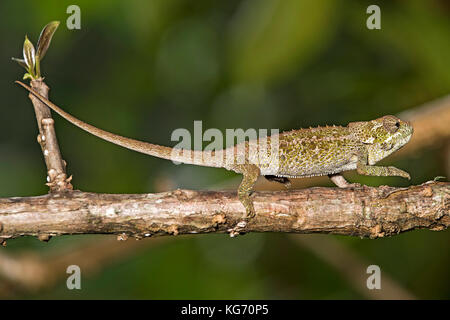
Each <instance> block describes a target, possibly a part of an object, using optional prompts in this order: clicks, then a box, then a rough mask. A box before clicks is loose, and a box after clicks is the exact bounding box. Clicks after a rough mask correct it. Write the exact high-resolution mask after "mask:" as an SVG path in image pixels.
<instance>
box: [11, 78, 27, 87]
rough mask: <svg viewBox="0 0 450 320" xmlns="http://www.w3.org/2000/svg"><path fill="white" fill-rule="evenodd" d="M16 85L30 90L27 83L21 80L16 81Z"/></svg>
mask: <svg viewBox="0 0 450 320" xmlns="http://www.w3.org/2000/svg"><path fill="white" fill-rule="evenodd" d="M14 83H15V84H18V85H20V86H22V87H24V88H25V89H28V86H27V85H26V84H25V83H23V82H20V81H19V80H16V81H14Z"/></svg>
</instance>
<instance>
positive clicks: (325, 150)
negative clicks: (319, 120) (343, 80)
mask: <svg viewBox="0 0 450 320" xmlns="http://www.w3.org/2000/svg"><path fill="white" fill-rule="evenodd" d="M17 83H18V84H20V85H21V86H23V87H24V88H25V89H27V90H28V91H30V92H31V93H32V94H33V95H35V96H36V97H37V98H38V99H39V100H41V101H42V102H43V103H45V104H46V105H47V106H48V107H49V108H51V109H52V110H54V111H55V112H57V113H58V114H60V115H61V116H62V117H63V118H65V119H66V120H68V121H69V122H71V123H73V124H74V125H76V126H78V127H80V128H81V129H83V130H85V131H87V132H89V133H91V134H93V135H95V136H97V137H99V138H101V139H104V140H106V141H109V142H112V143H114V144H116V145H119V146H122V147H125V148H128V149H131V150H134V151H138V152H141V153H145V154H148V155H151V156H155V157H158V158H163V159H168V160H172V161H176V162H181V163H187V164H194V165H201V166H206V167H217V168H225V169H227V170H231V171H234V172H236V173H240V174H242V175H243V179H242V182H241V184H240V186H239V189H238V196H239V200H240V201H241V203H242V204H243V205H244V207H245V214H244V216H243V218H244V219H246V218H251V217H253V216H254V215H255V209H254V206H253V201H252V200H251V198H250V195H251V193H252V189H253V186H254V184H255V182H256V180H257V179H258V177H259V176H261V175H262V176H264V177H266V178H267V179H268V180H271V181H276V182H280V183H283V184H285V185H286V186H288V185H289V184H290V181H289V178H303V177H312V176H324V175H328V176H329V177H330V178H331V180H332V181H333V182H334V183H335V184H336V185H337V186H338V187H341V188H347V187H356V186H358V184H350V183H348V182H347V181H346V180H345V179H344V177H343V176H342V175H341V174H340V173H341V172H343V171H348V170H355V169H356V171H357V172H358V173H359V174H363V175H369V176H399V177H403V178H407V179H410V176H409V174H408V173H407V172H405V171H403V170H400V169H398V168H395V167H383V166H376V165H375V164H376V163H377V162H378V161H380V160H381V159H384V158H385V157H387V156H388V155H390V154H391V153H393V152H395V151H397V150H398V149H400V148H401V147H403V146H404V145H405V144H406V143H408V141H409V140H410V139H411V136H412V133H413V127H412V126H411V124H410V123H409V122H405V121H402V120H400V119H398V118H396V117H394V116H391V115H387V116H384V117H381V118H378V119H375V120H371V121H361V122H351V123H349V124H348V125H347V126H346V127H342V126H331V127H330V126H326V127H317V128H309V129H299V130H292V131H288V132H283V133H280V134H277V135H272V136H270V137H266V138H264V139H262V138H260V139H256V140H251V141H244V142H242V143H240V144H237V145H235V146H233V147H230V148H227V149H223V150H216V151H196V150H180V149H178V150H176V149H175V148H170V147H165V146H160V145H156V144H151V143H148V142H142V141H138V140H134V139H130V138H126V137H123V136H119V135H116V134H113V133H110V132H108V131H104V130H102V129H99V128H96V127H94V126H92V125H89V124H87V123H85V122H83V121H81V120H78V119H77V118H75V117H73V116H72V115H70V114H68V113H67V112H65V111H64V110H62V109H61V108H59V107H58V106H56V105H55V104H54V103H52V102H50V101H49V100H48V99H46V98H45V97H43V96H41V95H40V94H39V93H37V92H36V91H35V90H34V89H32V88H30V87H29V86H27V85H26V84H23V83H21V82H19V81H17ZM274 141H275V142H276V148H275V151H274V149H273V148H269V147H265V148H260V147H261V145H263V144H269V145H270V144H271V143H272V142H274ZM260 150H263V151H260ZM181 151H184V152H181ZM230 155H231V156H230Z"/></svg>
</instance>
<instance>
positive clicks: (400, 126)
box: [348, 115, 413, 165]
mask: <svg viewBox="0 0 450 320" xmlns="http://www.w3.org/2000/svg"><path fill="white" fill-rule="evenodd" d="M348 126H349V128H350V130H351V132H352V134H354V135H355V136H356V137H357V139H358V140H359V141H361V142H362V143H363V144H364V145H365V146H366V147H367V152H368V164H369V165H373V164H375V163H377V162H378V161H380V160H381V159H384V158H386V157H387V156H388V155H390V154H391V153H393V152H395V151H397V150H398V149H400V148H401V147H403V146H404V145H405V144H407V143H408V141H409V140H410V139H411V136H412V134H413V127H412V125H411V124H410V123H409V122H407V121H402V120H400V119H399V118H397V117H394V116H391V115H388V116H384V117H381V118H378V119H375V120H372V121H367V122H351V123H349V125H348Z"/></svg>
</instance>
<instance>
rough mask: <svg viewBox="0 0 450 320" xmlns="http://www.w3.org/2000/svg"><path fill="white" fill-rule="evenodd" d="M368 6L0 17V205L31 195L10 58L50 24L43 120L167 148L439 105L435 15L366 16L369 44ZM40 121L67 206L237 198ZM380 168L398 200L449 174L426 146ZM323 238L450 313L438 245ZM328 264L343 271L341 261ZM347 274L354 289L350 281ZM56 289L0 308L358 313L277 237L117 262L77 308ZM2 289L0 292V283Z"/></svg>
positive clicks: (311, 259) (349, 293)
mask: <svg viewBox="0 0 450 320" xmlns="http://www.w3.org/2000/svg"><path fill="white" fill-rule="evenodd" d="M71 4H76V5H78V6H79V7H80V8H81V29H80V30H68V29H67V27H66V19H67V18H68V16H69V15H68V14H67V13H66V8H67V7H68V6H69V5H71ZM371 4H375V3H373V1H344V0H321V1H315V0H304V1H299V0H285V1H277V0H246V1H238V0H229V1H206V0H197V1H190V0H150V1H140V0H131V1H112V0H108V1H106V0H97V1H87V0H83V1H81V0H78V1H76V2H73V1H49V0H46V1H42V0H41V1H29V0H27V1H12V0H3V1H1V2H0V35H1V41H0V70H1V76H0V94H1V96H2V101H1V103H0V196H1V197H8V196H29V195H38V194H43V193H46V192H47V187H46V186H45V185H44V182H45V176H46V174H45V171H46V170H45V165H44V162H43V160H42V155H41V151H40V148H39V145H38V144H37V143H36V134H37V126H36V120H35V117H34V113H33V110H32V107H31V103H30V101H29V100H28V98H27V95H26V93H25V92H24V91H23V89H20V88H18V87H17V86H15V85H14V80H17V79H21V77H22V75H23V73H24V72H23V69H22V68H21V67H19V66H18V65H17V64H16V63H14V62H12V61H11V57H21V53H22V44H23V40H24V36H25V34H28V37H29V38H30V39H31V40H32V41H33V42H34V43H36V42H37V38H38V35H39V33H40V31H41V29H42V27H43V26H44V25H45V24H47V23H48V22H49V21H52V20H60V21H61V25H60V27H59V29H58V30H57V32H56V34H55V36H54V38H53V42H52V45H51V47H50V49H49V51H48V53H47V55H46V57H45V59H44V60H43V62H42V66H41V69H42V73H43V75H44V76H45V78H46V83H47V84H48V85H49V86H50V88H51V92H50V97H51V99H52V100H53V101H54V102H55V103H57V104H58V105H61V106H63V107H64V108H65V109H66V110H67V111H68V112H70V113H72V114H74V115H75V116H77V117H78V118H80V119H83V120H85V121H87V122H89V123H91V124H93V125H96V126H98V127H100V128H103V129H106V130H109V131H112V132H115V133H119V134H122V135H125V136H129V137H134V138H137V139H140V140H144V141H151V142H154V143H159V144H164V145H174V144H175V143H174V142H171V141H170V136H171V133H172V131H173V130H175V129H177V128H187V129H188V130H192V129H193V121H194V120H202V121H203V128H204V130H205V129H206V128H219V129H221V130H225V129H226V128H269V129H270V128H279V129H281V130H287V129H293V128H299V127H309V126H311V125H325V124H336V125H345V124H347V123H348V122H350V121H356V120H369V119H372V118H376V117H379V116H382V115H385V114H397V113H399V112H401V111H404V110H407V109H409V108H413V107H415V106H417V105H420V104H421V103H424V102H427V101H430V100H433V99H436V98H438V97H441V96H443V95H446V94H448V93H449V92H450V40H449V39H450V19H449V17H450V5H449V3H448V1H446V0H440V1H438V0H433V1H430V0H423V1H416V0H409V1H377V2H376V4H378V5H379V6H380V7H381V27H382V29H381V30H368V29H367V28H366V19H367V18H368V16H369V15H368V14H366V8H367V7H368V6H369V5H371ZM55 121H56V130H57V134H58V138H59V142H60V147H61V150H62V154H63V157H64V159H66V161H67V162H68V172H69V174H73V176H74V180H73V184H74V187H75V188H77V189H81V190H84V191H93V192H105V193H143V192H157V191H165V190H171V189H173V188H177V187H179V188H190V189H213V188H214V189H220V188H221V186H225V185H226V186H227V188H233V186H235V185H237V184H238V182H239V179H236V175H234V174H233V173H230V172H227V171H225V170H221V169H212V168H202V167H194V166H188V165H181V166H175V165H173V164H172V163H171V162H170V161H165V160H160V159H155V158H151V157H149V156H145V155H142V154H139V153H135V152H132V151H129V150H126V149H122V148H119V147H117V146H114V145H112V144H109V143H107V142H103V141H101V140H99V139H97V138H95V137H93V136H90V135H88V134H87V133H85V132H83V131H81V130H80V129H78V128H76V127H74V126H72V125H70V124H68V123H67V122H66V121H64V120H62V119H61V118H60V117H59V116H55ZM390 163H392V164H393V165H396V166H398V167H400V168H402V169H404V170H406V171H408V172H410V173H411V175H412V181H411V183H413V184H418V183H422V182H424V181H427V180H430V179H433V178H434V177H435V176H438V175H443V176H445V175H446V174H448V173H446V172H445V166H446V165H447V166H448V158H446V157H445V154H444V149H443V148H442V145H436V146H433V147H432V148H430V149H426V150H421V152H420V153H419V154H415V155H408V157H405V158H401V159H395V160H392V161H390ZM353 180H354V181H358V182H362V183H365V184H369V185H380V184H389V185H401V186H405V185H408V182H407V181H403V180H402V179H400V178H375V177H356V176H354V177H353ZM324 185H329V186H331V184H330V183H327V182H325V183H324ZM323 237H324V236H320V235H317V236H310V239H312V240H314V239H322V238H323ZM325 237H327V238H330V240H333V243H334V242H337V243H338V245H340V246H341V247H342V248H344V249H345V250H348V251H350V252H352V254H353V255H355V256H356V257H357V258H358V259H360V260H361V261H364V263H363V264H362V265H363V266H365V267H366V266H368V265H369V264H376V265H379V266H380V267H381V270H382V279H383V276H384V275H389V277H390V278H391V279H392V281H395V282H396V283H397V284H398V285H399V286H401V287H403V288H404V290H406V291H407V292H409V294H410V295H411V296H415V297H418V298H426V299H433V298H439V299H442V298H445V299H448V298H449V297H450V276H449V272H448V269H449V268H448V266H449V265H450V254H449V249H450V241H449V240H450V233H449V232H448V231H444V232H431V231H427V230H423V231H413V232H409V233H405V234H402V235H399V236H395V237H392V238H387V239H377V240H367V239H359V238H351V237H337V236H325ZM105 238H112V236H76V237H70V236H67V237H59V238H54V239H52V240H51V241H50V242H49V243H41V242H39V241H38V240H36V239H35V238H20V239H16V240H11V241H8V246H7V247H6V248H2V249H1V251H2V254H7V255H8V256H9V255H10V256H13V257H14V256H17V255H20V254H21V253H23V252H32V253H33V254H34V255H38V256H44V257H46V256H47V255H49V254H51V253H52V252H61V253H60V254H67V252H70V250H71V248H73V247H76V246H77V245H79V243H86V242H89V241H92V243H96V242H98V241H102V240H103V239H105ZM128 241H135V240H134V239H130V240H128ZM142 241H145V242H148V243H151V242H152V241H154V239H147V240H142ZM112 245H114V243H113V244H112ZM325 246H326V244H325ZM325 250H326V248H325ZM335 253H336V252H335ZM58 254H59V253H58ZM0 259H1V257H0ZM340 263H341V266H343V267H344V269H345V264H346V261H345V260H344V261H341V262H340ZM73 264H77V261H73ZM355 272H356V273H358V272H359V273H360V274H361V275H365V269H361V270H356V271H355ZM66 276H67V275H65V274H63V275H61V279H60V281H59V282H57V283H56V284H55V285H51V286H48V287H45V288H44V289H41V290H37V291H29V290H26V289H23V288H15V287H14V285H12V286H11V287H10V289H11V291H10V292H9V291H7V292H6V297H19V298H33V299H34V298H65V299H78V298H88V299H91V298H111V299H119V298H124V299H128V298H133V299H141V298H146V299H147V298H150V299H174V298H179V299H182V298H186V299H190V298H192V299H267V298H275V299H278V298H284V299H316V298H318V299H324V298H336V299H347V298H356V299H363V298H368V297H370V296H368V293H367V292H364V290H358V289H357V288H355V286H354V285H352V284H351V281H349V280H348V277H346V276H345V275H343V272H342V270H341V269H340V268H336V267H335V266H333V265H331V264H330V263H329V262H327V261H326V259H323V258H321V257H320V255H317V253H315V252H314V250H311V249H310V248H308V247H307V246H303V245H301V244H300V245H299V243H298V242H296V241H293V238H292V237H290V236H288V235H285V234H249V235H245V236H242V237H238V238H236V239H231V238H229V236H227V235H202V236H180V237H176V238H174V239H170V240H169V239H168V241H162V242H158V243H156V244H154V245H153V244H149V245H148V247H144V246H142V247H141V248H140V249H139V250H135V251H133V253H130V254H124V255H123V257H121V255H119V257H116V258H115V259H114V261H112V262H110V263H105V264H104V265H102V266H101V267H99V268H98V269H97V270H96V272H92V273H90V274H89V273H88V274H84V273H83V270H82V276H83V277H82V290H72V291H70V290H67V288H66V286H65V279H66ZM365 276H367V275H365ZM2 281H6V280H5V279H2V275H1V274H0V284H1V283H2ZM382 281H383V280H382ZM363 285H364V284H363ZM382 285H383V284H382ZM367 291H368V290H367ZM8 294H11V295H10V296H8Z"/></svg>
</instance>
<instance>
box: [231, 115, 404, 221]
mask: <svg viewBox="0 0 450 320" xmlns="http://www.w3.org/2000/svg"><path fill="white" fill-rule="evenodd" d="M412 133H413V128H412V126H411V125H410V124H409V123H408V122H404V121H402V120H400V119H398V118H396V117H394V116H384V117H381V118H378V119H375V120H372V121H364V122H352V123H350V124H349V125H348V126H347V127H336V126H333V127H317V128H310V129H300V130H293V131H290V132H285V133H281V134H280V135H279V136H278V140H279V150H278V153H277V154H278V155H279V157H278V161H275V157H274V155H273V154H271V153H270V152H267V153H266V154H265V156H266V157H265V158H264V157H263V160H264V161H261V154H257V153H252V152H250V151H249V150H251V148H250V146H251V145H252V144H253V143H255V142H249V143H248V144H247V148H246V152H247V154H248V157H247V158H246V160H247V164H246V165H237V166H235V167H232V166H229V168H230V169H231V170H234V171H236V172H238V173H242V174H243V175H244V178H243V180H242V183H241V185H240V187H239V190H238V194H239V198H240V200H241V202H242V203H243V204H244V206H245V207H246V211H247V216H252V215H254V208H253V204H252V202H251V200H250V193H251V190H252V187H253V185H254V183H255V182H256V179H257V177H258V176H259V175H264V176H271V179H272V180H273V179H274V178H273V177H272V176H275V177H281V178H292V177H310V176H323V175H329V176H330V177H331V178H332V180H333V182H335V183H336V184H338V186H340V187H347V186H353V185H351V184H348V183H346V181H345V179H343V177H342V176H340V177H337V175H338V174H339V173H340V172H343V171H347V170H354V169H356V170H357V172H358V173H359V174H364V175H372V176H400V177H404V178H408V179H409V178H410V176H409V174H408V173H407V172H405V171H402V170H400V169H397V168H395V167H380V166H374V164H375V163H377V162H378V161H380V160H381V159H383V158H385V157H387V156H388V155H390V154H391V153H393V152H395V151H396V150H398V149H399V148H401V147H402V146H404V145H405V144H406V143H408V141H409V140H410V138H411V135H412ZM271 138H274V137H271ZM336 178H338V179H336ZM339 178H340V179H339ZM276 181H279V182H283V183H286V182H288V180H287V179H285V180H276Z"/></svg>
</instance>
